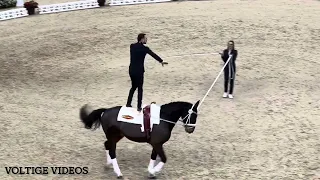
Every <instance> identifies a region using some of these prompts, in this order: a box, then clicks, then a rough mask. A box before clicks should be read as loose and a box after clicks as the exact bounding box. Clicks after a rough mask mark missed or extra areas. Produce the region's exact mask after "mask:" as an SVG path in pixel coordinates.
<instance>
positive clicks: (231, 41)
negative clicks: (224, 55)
mask: <svg viewBox="0 0 320 180" xmlns="http://www.w3.org/2000/svg"><path fill="white" fill-rule="evenodd" d="M229 43H232V44H233V49H235V48H234V47H235V46H234V41H233V40H230V41H228V46H229ZM228 46H227V48H228Z"/></svg>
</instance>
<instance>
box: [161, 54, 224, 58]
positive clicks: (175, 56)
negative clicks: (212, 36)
mask: <svg viewBox="0 0 320 180" xmlns="http://www.w3.org/2000/svg"><path fill="white" fill-rule="evenodd" d="M212 54H219V53H196V54H185V55H176V56H168V57H165V58H174V57H184V56H204V55H212Z"/></svg>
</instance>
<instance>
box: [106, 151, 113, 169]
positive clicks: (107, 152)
mask: <svg viewBox="0 0 320 180" xmlns="http://www.w3.org/2000/svg"><path fill="white" fill-rule="evenodd" d="M106 155H107V165H108V166H109V165H111V164H112V160H111V157H110V155H109V151H108V150H106Z"/></svg>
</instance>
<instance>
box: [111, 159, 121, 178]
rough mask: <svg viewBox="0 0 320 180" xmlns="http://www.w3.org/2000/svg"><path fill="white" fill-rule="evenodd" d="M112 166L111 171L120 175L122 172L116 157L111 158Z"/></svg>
mask: <svg viewBox="0 0 320 180" xmlns="http://www.w3.org/2000/svg"><path fill="white" fill-rule="evenodd" d="M112 166H113V171H114V172H115V173H116V174H117V176H118V177H119V176H122V173H121V171H120V168H119V165H118V161H117V158H114V159H112Z"/></svg>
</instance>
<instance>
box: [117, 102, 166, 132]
mask: <svg viewBox="0 0 320 180" xmlns="http://www.w3.org/2000/svg"><path fill="white" fill-rule="evenodd" d="M145 106H146V105H144V106H143V107H142V108H144V107H145ZM150 116H151V117H150V128H151V130H152V127H153V124H160V106H158V105H156V104H151V105H150ZM117 120H118V121H122V122H126V123H131V124H139V125H141V132H144V123H143V111H141V113H139V112H138V111H137V109H136V108H132V107H126V106H122V107H121V109H120V111H119V114H118V118H117Z"/></svg>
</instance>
